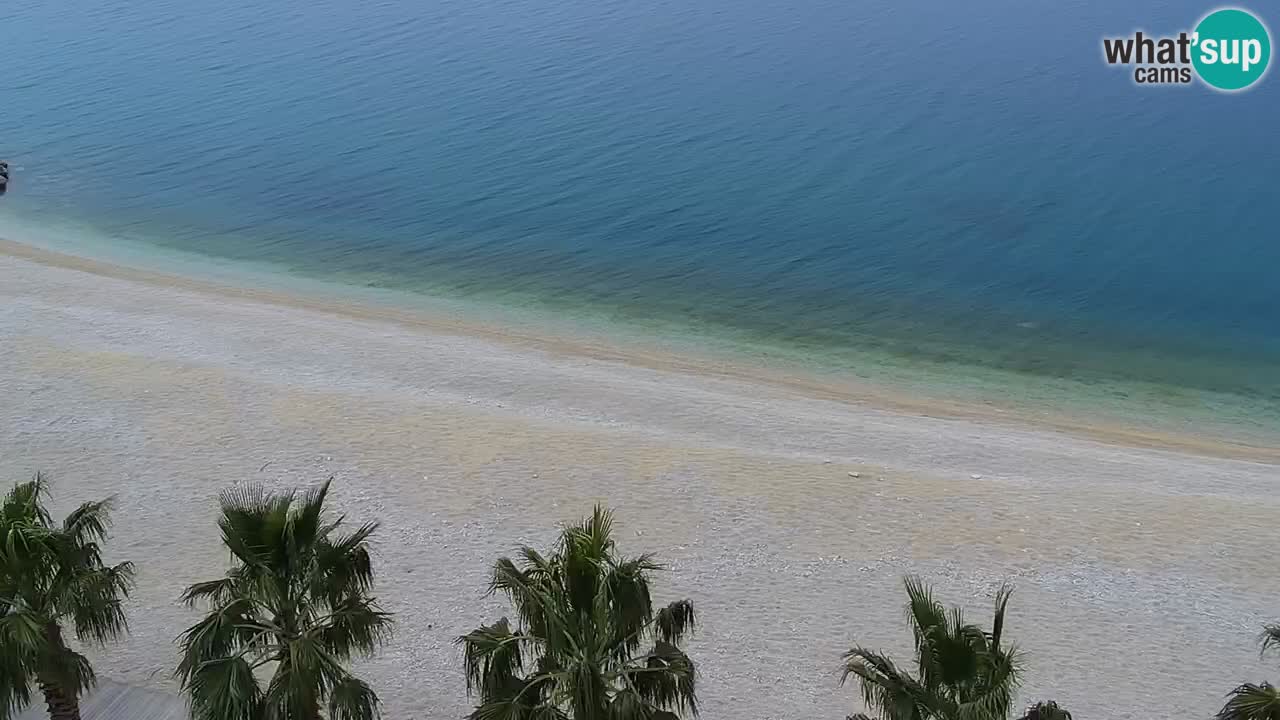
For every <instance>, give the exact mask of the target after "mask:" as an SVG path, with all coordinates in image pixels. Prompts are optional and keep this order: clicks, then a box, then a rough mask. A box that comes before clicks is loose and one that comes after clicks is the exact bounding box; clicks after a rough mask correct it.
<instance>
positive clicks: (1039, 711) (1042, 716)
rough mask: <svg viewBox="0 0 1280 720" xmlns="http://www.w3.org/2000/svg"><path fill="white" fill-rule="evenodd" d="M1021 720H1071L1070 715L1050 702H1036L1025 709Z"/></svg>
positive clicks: (1056, 704)
mask: <svg viewBox="0 0 1280 720" xmlns="http://www.w3.org/2000/svg"><path fill="white" fill-rule="evenodd" d="M1022 720H1071V713H1069V712H1067V711H1066V710H1065V709H1064V708H1061V707H1059V706H1058V703H1056V702H1054V701H1052V700H1046V701H1044V702H1038V703H1036V704H1035V705H1032V706H1031V707H1029V708H1027V712H1026V714H1024V715H1023V716H1022Z"/></svg>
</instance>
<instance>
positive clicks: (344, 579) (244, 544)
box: [178, 481, 391, 720]
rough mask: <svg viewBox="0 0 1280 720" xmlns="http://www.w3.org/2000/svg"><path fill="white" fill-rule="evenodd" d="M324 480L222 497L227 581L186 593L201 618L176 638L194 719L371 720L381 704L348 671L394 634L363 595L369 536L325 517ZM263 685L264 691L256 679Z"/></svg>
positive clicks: (368, 583) (368, 573)
mask: <svg viewBox="0 0 1280 720" xmlns="http://www.w3.org/2000/svg"><path fill="white" fill-rule="evenodd" d="M328 492H329V482H328V481H326V482H325V483H324V484H323V485H321V486H320V487H319V488H316V489H314V490H311V491H309V492H306V493H302V494H299V493H297V492H292V491H291V492H286V493H282V494H270V493H268V492H266V491H265V490H264V489H263V488H261V487H256V486H251V487H249V486H246V487H238V488H233V489H231V490H227V491H226V492H224V493H223V494H222V496H221V510H222V513H221V517H219V519H218V527H219V528H220V529H221V530H222V542H223V543H224V544H225V545H226V546H227V549H228V550H230V551H231V560H232V567H231V569H230V570H228V571H227V574H226V577H223V578H219V579H217V580H210V581H208V582H201V583H196V584H195V585H192V586H191V587H189V588H187V590H186V592H184V593H183V595H182V599H183V600H184V601H185V602H186V603H187V604H188V605H195V604H197V603H201V602H203V603H207V604H208V605H209V606H210V612H209V614H208V616H206V617H205V618H204V619H203V620H201V621H200V622H198V623H196V624H195V625H192V626H191V627H190V628H188V629H187V630H186V632H184V633H183V634H182V636H181V638H180V640H181V644H182V661H181V663H180V664H179V665H178V676H179V677H180V678H181V680H182V687H183V690H184V691H185V692H186V693H187V694H188V695H189V697H190V702H191V710H192V714H193V716H194V717H195V718H196V720H319V719H320V718H323V717H325V715H323V714H322V711H321V708H322V706H325V705H326V704H327V708H328V712H327V717H328V718H329V719H330V720H369V719H370V718H374V717H377V716H378V715H379V708H378V698H377V695H376V694H375V693H374V692H373V690H372V689H371V688H370V687H369V686H368V685H366V684H365V683H364V682H363V681H362V680H360V679H358V678H356V677H355V676H354V675H352V674H351V673H350V671H348V670H347V667H346V663H347V662H348V661H349V660H350V659H351V657H352V656H353V655H355V654H361V655H368V654H371V653H372V652H373V651H374V650H375V649H376V648H377V647H379V646H380V645H381V644H382V643H383V642H384V641H385V640H386V639H387V638H388V637H389V636H390V632H391V616H390V615H389V614H387V613H385V612H383V611H382V610H381V608H379V606H378V603H377V600H376V599H375V598H374V597H373V596H372V595H371V594H370V593H371V591H372V586H373V565H372V562H371V561H370V558H369V549H368V546H367V544H366V541H367V540H368V538H369V536H370V535H372V534H373V532H374V530H375V529H376V528H377V525H376V524H372V523H371V524H367V525H363V526H361V527H360V528H358V529H356V530H355V531H354V532H351V533H349V534H339V532H338V529H339V527H340V526H341V525H342V522H343V518H342V517H341V516H340V517H338V518H336V519H329V518H327V517H326V515H327V514H326V513H325V512H324V502H325V497H326V496H327V495H328ZM264 680H265V686H264V685H263V681H264Z"/></svg>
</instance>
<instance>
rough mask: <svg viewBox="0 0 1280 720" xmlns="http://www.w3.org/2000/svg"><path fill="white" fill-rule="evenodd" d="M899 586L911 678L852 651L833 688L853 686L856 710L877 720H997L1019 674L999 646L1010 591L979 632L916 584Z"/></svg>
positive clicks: (1009, 652) (866, 652)
mask: <svg viewBox="0 0 1280 720" xmlns="http://www.w3.org/2000/svg"><path fill="white" fill-rule="evenodd" d="M903 585H904V588H905V590H906V593H907V605H906V615H907V622H908V625H909V626H910V628H911V634H912V640H913V645H914V648H915V675H914V677H913V676H912V675H911V674H910V673H908V672H906V671H905V670H903V669H902V668H900V667H899V666H898V665H896V664H895V663H894V662H893V661H892V660H891V659H890V658H888V657H887V656H885V655H883V654H881V653H878V652H875V651H873V650H870V649H868V648H865V647H855V648H853V649H852V650H850V651H849V652H847V653H845V655H844V665H843V668H842V675H841V683H842V684H843V683H844V682H846V681H848V680H849V679H850V678H856V680H857V682H858V685H859V687H860V689H861V691H862V692H861V694H862V701H863V704H864V705H865V706H866V707H867V709H868V710H870V711H872V712H874V713H876V714H878V715H879V716H880V718H881V719H882V720H1005V718H1007V717H1008V713H1009V709H1010V707H1011V706H1012V702H1013V696H1014V692H1015V691H1016V689H1017V687H1018V680H1019V670H1020V663H1019V654H1018V651H1017V649H1016V648H1014V647H1011V646H1005V645H1003V644H1002V642H1003V641H1002V634H1003V631H1004V619H1005V612H1006V609H1007V606H1008V602H1009V596H1010V594H1011V593H1010V590H1009V589H1008V588H1007V587H1002V588H1001V589H1000V591H999V592H998V593H997V594H996V603H995V614H994V618H993V621H992V630H991V632H986V631H984V630H983V629H982V628H980V627H978V626H977V625H973V624H970V623H968V622H966V621H965V618H964V614H963V613H962V612H961V611H960V609H959V608H953V609H951V610H948V609H947V608H946V607H944V606H943V605H942V603H941V602H939V601H938V600H937V599H936V598H935V597H934V595H933V592H932V590H931V589H930V588H929V587H928V585H926V584H925V583H923V582H922V581H920V580H918V579H916V578H911V577H908V578H906V579H905V580H904V582H903ZM853 717H865V716H853Z"/></svg>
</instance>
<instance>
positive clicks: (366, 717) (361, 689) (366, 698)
mask: <svg viewBox="0 0 1280 720" xmlns="http://www.w3.org/2000/svg"><path fill="white" fill-rule="evenodd" d="M381 716H382V712H381V709H380V708H379V706H378V696H377V694H376V693H374V692H373V689H372V688H370V687H369V686H368V685H366V684H365V682H364V681H363V680H360V679H359V678H355V677H348V678H345V679H344V680H342V681H341V682H339V683H338V684H336V685H334V686H333V689H332V690H330V691H329V720H374V719H375V718H378V717H381Z"/></svg>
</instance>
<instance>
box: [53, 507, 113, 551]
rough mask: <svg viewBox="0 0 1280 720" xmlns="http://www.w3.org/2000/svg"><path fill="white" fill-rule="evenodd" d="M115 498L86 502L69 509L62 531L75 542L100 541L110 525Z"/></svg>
mask: <svg viewBox="0 0 1280 720" xmlns="http://www.w3.org/2000/svg"><path fill="white" fill-rule="evenodd" d="M114 505H115V498H114V497H108V498H105V499H103V500H98V501H97V502H87V503H84V504H83V505H81V506H80V507H78V508H76V509H75V510H72V511H71V514H70V515H68V516H67V517H66V519H65V520H63V522H62V531H63V532H64V533H66V534H67V535H68V536H69V537H70V538H71V540H72V541H73V542H75V543H76V544H85V543H91V542H101V541H102V540H105V539H106V537H107V528H108V527H110V526H111V509H112V507H113V506H114Z"/></svg>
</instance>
